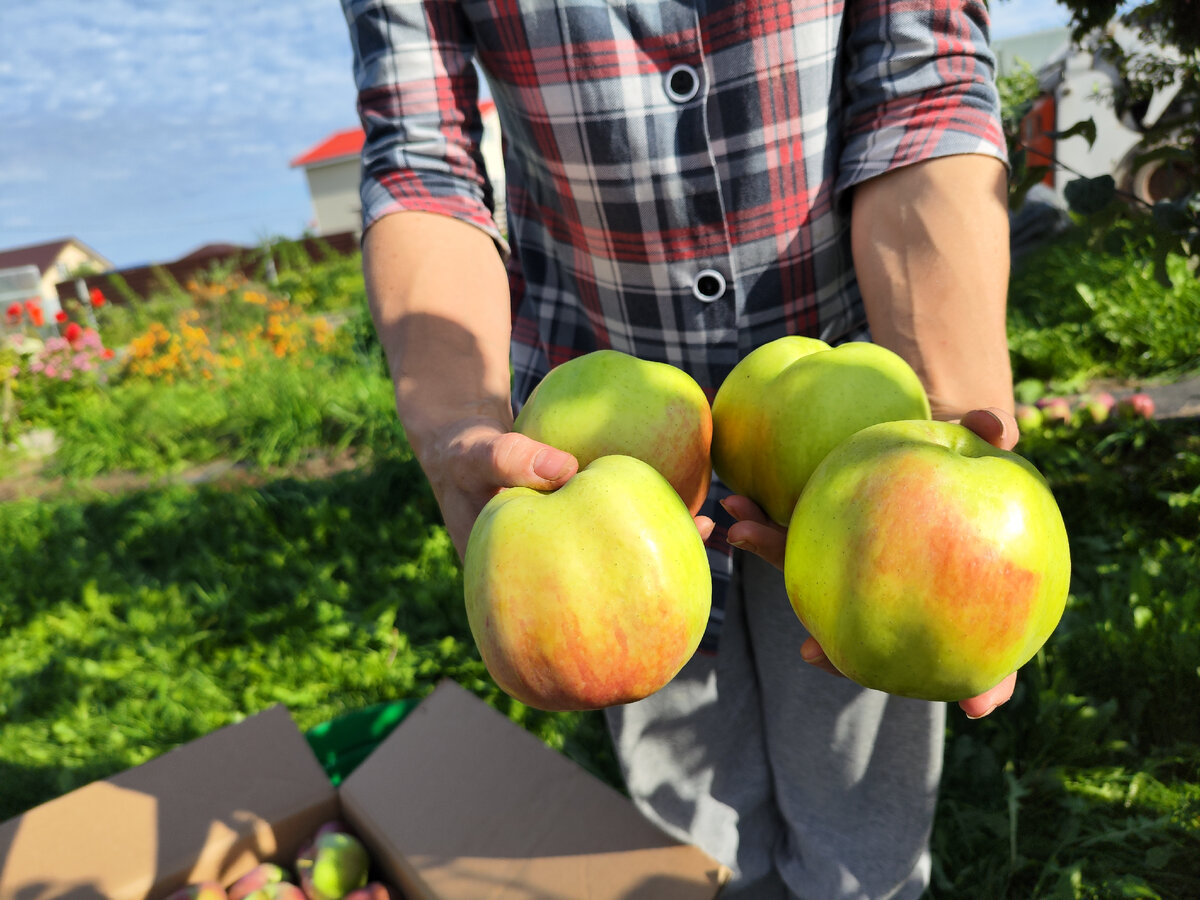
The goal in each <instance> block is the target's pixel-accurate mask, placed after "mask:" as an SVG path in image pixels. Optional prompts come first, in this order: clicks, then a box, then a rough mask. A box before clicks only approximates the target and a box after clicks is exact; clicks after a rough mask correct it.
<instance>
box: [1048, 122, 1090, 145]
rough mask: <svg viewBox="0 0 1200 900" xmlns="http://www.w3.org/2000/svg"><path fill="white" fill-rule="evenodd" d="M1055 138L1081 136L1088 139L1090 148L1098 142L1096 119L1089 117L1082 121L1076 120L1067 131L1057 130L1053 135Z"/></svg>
mask: <svg viewBox="0 0 1200 900" xmlns="http://www.w3.org/2000/svg"><path fill="white" fill-rule="evenodd" d="M1053 137H1054V139H1055V140H1059V141H1062V140H1066V139H1067V138H1070V137H1081V138H1083V139H1084V140H1085V141H1087V145H1088V149H1089V150H1090V149H1091V148H1092V146H1093V145H1094V144H1095V143H1096V120H1095V119H1091V118H1087V119H1084V120H1083V121H1082V122H1076V123H1075V124H1074V125H1072V126H1071V127H1070V128H1068V129H1067V130H1066V131H1056V132H1055V133H1054V135H1053Z"/></svg>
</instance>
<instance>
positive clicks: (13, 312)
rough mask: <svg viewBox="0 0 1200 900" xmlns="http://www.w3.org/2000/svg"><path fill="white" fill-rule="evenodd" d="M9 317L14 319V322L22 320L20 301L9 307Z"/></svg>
mask: <svg viewBox="0 0 1200 900" xmlns="http://www.w3.org/2000/svg"><path fill="white" fill-rule="evenodd" d="M8 317H9V318H10V319H12V320H13V321H14V322H16V321H19V320H20V318H21V304H20V303H14V304H12V305H11V306H10V307H9V308H8Z"/></svg>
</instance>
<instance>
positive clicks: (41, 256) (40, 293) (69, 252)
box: [0, 238, 113, 318]
mask: <svg viewBox="0 0 1200 900" xmlns="http://www.w3.org/2000/svg"><path fill="white" fill-rule="evenodd" d="M112 267H113V264H112V262H111V261H110V260H109V259H108V258H107V257H105V256H102V255H101V254H99V253H97V252H96V251H95V250H93V249H92V248H91V247H89V246H88V245H87V244H85V243H84V242H83V241H81V240H79V239H77V238H61V239H59V240H57V241H47V242H45V243H42V244H29V245H27V246H24V247H14V248H12V249H11V250H0V306H3V307H7V306H8V305H9V304H10V303H14V302H21V303H23V302H24V301H26V300H31V299H33V298H34V297H36V298H38V299H39V300H41V303H42V310H43V312H44V313H45V314H46V316H47V317H48V318H50V317H53V316H54V315H55V313H57V312H58V311H59V310H60V309H61V308H62V307H61V306H60V304H59V300H58V291H57V289H56V285H57V284H58V283H59V282H62V281H67V280H69V279H71V278H74V277H75V276H77V275H81V274H88V273H92V272H106V271H108V270H109V269H111V268H112Z"/></svg>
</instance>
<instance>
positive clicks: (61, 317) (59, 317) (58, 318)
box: [54, 309, 67, 325]
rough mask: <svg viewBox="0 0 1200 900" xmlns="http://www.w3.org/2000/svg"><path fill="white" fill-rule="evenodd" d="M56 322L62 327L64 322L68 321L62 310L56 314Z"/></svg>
mask: <svg viewBox="0 0 1200 900" xmlns="http://www.w3.org/2000/svg"><path fill="white" fill-rule="evenodd" d="M54 321H55V322H57V323H58V324H59V325H61V324H62V323H63V322H65V321H67V314H66V313H65V312H63V311H62V310H61V309H60V310H59V311H58V312H56V313H55V314H54Z"/></svg>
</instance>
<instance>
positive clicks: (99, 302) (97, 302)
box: [89, 288, 105, 309]
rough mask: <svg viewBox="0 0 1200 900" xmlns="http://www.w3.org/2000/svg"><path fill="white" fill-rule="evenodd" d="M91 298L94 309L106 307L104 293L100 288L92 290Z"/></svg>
mask: <svg viewBox="0 0 1200 900" xmlns="http://www.w3.org/2000/svg"><path fill="white" fill-rule="evenodd" d="M89 296H90V298H91V301H92V309H99V308H100V307H102V306H103V305H104V303H105V298H104V292H103V291H101V290H100V288H92V292H91V294H90V295H89Z"/></svg>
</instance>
